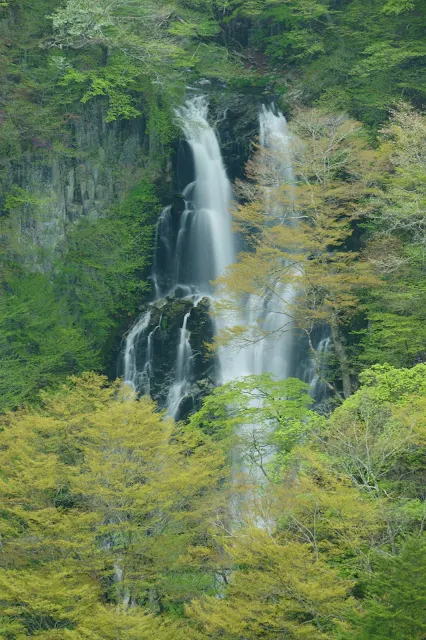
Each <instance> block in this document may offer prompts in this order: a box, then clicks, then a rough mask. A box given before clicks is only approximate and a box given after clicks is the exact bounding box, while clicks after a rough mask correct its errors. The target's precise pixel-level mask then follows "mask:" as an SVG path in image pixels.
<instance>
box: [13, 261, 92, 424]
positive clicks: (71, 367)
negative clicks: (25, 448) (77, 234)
mask: <svg viewBox="0 0 426 640" xmlns="http://www.w3.org/2000/svg"><path fill="white" fill-rule="evenodd" d="M0 286H1V289H2V295H1V296H0V356H1V366H0V395H1V403H0V406H1V411H6V410H8V409H14V408H15V407H17V406H19V405H22V404H24V403H26V402H29V401H32V402H36V401H37V398H38V392H39V390H40V389H44V388H46V387H50V386H55V385H58V383H59V384H60V383H61V382H63V381H64V380H65V378H66V377H67V376H68V375H69V374H70V373H77V372H78V371H82V370H85V369H96V368H98V367H99V365H100V358H99V353H98V352H97V351H96V349H93V348H92V345H91V343H90V341H89V340H88V338H87V337H86V336H85V335H84V332H83V331H82V329H81V328H80V327H79V326H77V325H76V323H75V320H74V319H73V317H72V315H71V313H70V309H69V307H68V305H67V304H66V302H65V301H64V300H63V299H62V300H58V298H57V296H56V294H55V291H54V288H53V286H52V284H51V283H50V282H49V281H48V279H47V277H46V276H43V275H41V274H26V273H22V272H18V273H14V275H13V276H11V277H9V278H8V279H7V281H6V282H3V283H2V284H1V285H0Z"/></svg>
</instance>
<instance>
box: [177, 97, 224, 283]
mask: <svg viewBox="0 0 426 640" xmlns="http://www.w3.org/2000/svg"><path fill="white" fill-rule="evenodd" d="M207 112H208V105H207V101H206V99H205V98H204V97H203V96H196V97H195V98H192V99H191V100H188V101H187V102H186V103H185V105H184V106H183V107H181V108H180V109H179V110H178V111H177V116H178V118H179V121H180V123H181V126H182V129H183V132H184V134H185V137H186V140H187V142H188V144H189V146H190V148H191V151H192V154H193V159H194V168H195V182H193V183H192V184H191V185H190V189H189V193H187V194H186V195H187V196H190V200H191V205H192V211H191V210H190V214H192V215H191V221H190V223H189V224H188V226H186V225H187V220H186V219H185V220H184V221H183V222H184V224H185V233H186V235H187V236H188V242H187V245H186V249H187V253H186V254H185V258H186V260H187V261H189V262H190V264H191V279H192V284H194V285H197V286H198V287H199V289H200V291H205V292H207V293H210V292H211V288H210V284H209V283H210V282H211V281H212V280H215V279H216V278H217V277H218V276H220V275H222V274H223V273H224V271H225V269H226V267H228V266H229V265H230V264H231V263H232V262H234V259H235V249H234V238H233V234H232V220H231V215H230V203H231V197H232V191H231V184H230V182H229V179H228V176H227V175H226V171H225V167H224V164H223V160H222V153H221V150H220V145H219V141H218V139H217V136H216V134H215V132H214V130H213V128H212V127H211V126H210V124H209V123H208V121H207ZM183 218H184V216H183ZM183 244H184V243H182V245H183ZM179 258H180V256H178V259H179Z"/></svg>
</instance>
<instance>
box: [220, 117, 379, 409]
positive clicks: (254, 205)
mask: <svg viewBox="0 0 426 640" xmlns="http://www.w3.org/2000/svg"><path fill="white" fill-rule="evenodd" d="M292 131H293V135H294V137H293V145H292V149H291V151H292V161H293V168H294V175H295V181H293V179H292V177H290V178H289V177H287V178H286V177H285V175H284V177H283V172H282V170H281V171H280V161H279V159H278V162H277V157H276V151H275V150H274V149H272V150H268V149H266V150H264V149H259V150H258V155H257V157H256V158H255V159H254V160H253V161H252V162H251V163H249V166H248V172H249V178H251V179H252V181H253V180H256V181H257V182H256V183H255V184H254V186H253V185H251V186H250V185H249V186H248V187H244V186H243V187H242V191H243V193H245V194H246V196H247V193H248V192H249V191H250V192H251V195H250V199H251V201H249V202H248V204H243V205H241V206H238V207H237V211H236V220H237V225H238V228H239V230H241V232H242V233H244V234H245V236H246V238H247V239H248V242H249V243H250V244H251V245H252V247H253V248H254V251H253V250H252V251H250V252H246V253H243V254H241V255H240V256H239V261H238V263H237V264H236V265H235V266H234V267H231V268H230V269H229V274H228V276H226V277H225V278H224V279H222V280H219V283H220V284H222V285H223V287H224V289H225V292H226V294H227V295H228V302H227V303H226V305H225V306H231V308H232V306H233V305H234V306H235V304H236V305H237V306H238V304H239V303H240V302H241V300H243V299H244V298H246V299H247V296H251V297H250V303H251V304H253V303H255V304H256V301H258V304H259V302H260V304H263V300H264V298H265V296H270V297H272V300H273V302H274V307H275V308H276V309H277V313H279V314H282V326H281V329H279V330H278V333H279V331H288V330H291V329H293V328H297V329H298V330H299V331H300V332H302V333H303V334H304V335H305V336H307V338H308V341H309V346H310V351H311V353H312V356H313V357H314V358H315V357H316V353H315V350H314V348H313V344H312V333H313V331H314V329H315V328H316V327H318V326H321V325H328V326H329V328H330V332H331V337H332V341H333V346H334V351H335V354H336V357H337V359H338V362H339V367H340V378H341V381H342V389H343V395H344V396H345V397H348V396H349V395H350V394H351V392H352V382H351V366H350V362H349V358H348V353H347V350H346V347H345V328H346V327H347V325H348V323H349V321H350V319H351V318H352V316H353V315H354V314H356V313H359V310H360V301H359V292H360V291H361V290H362V289H364V288H371V287H373V286H375V285H377V283H378V279H377V277H375V276H374V274H373V273H372V270H371V267H370V264H369V262H368V260H366V259H365V258H364V257H363V256H362V255H360V253H359V252H357V251H354V250H351V249H350V248H349V246H350V242H351V236H352V233H353V224H354V223H355V221H357V220H358V219H359V218H361V217H362V216H363V215H364V214H365V213H366V211H367V209H368V205H367V203H366V198H367V195H368V194H369V192H370V190H371V188H372V184H371V181H372V179H373V177H374V176H372V174H371V170H372V165H373V162H374V158H375V154H374V153H373V152H371V151H368V150H367V149H366V148H365V145H364V143H363V141H362V138H361V137H360V131H359V127H358V125H357V124H356V123H354V122H353V121H351V120H349V119H347V118H346V117H345V116H335V115H326V114H323V113H321V112H319V111H315V110H313V111H308V112H302V113H300V114H299V116H298V117H297V118H296V119H295V120H294V121H293V123H292ZM240 190H241V186H240ZM265 194H266V195H265ZM271 203H272V204H271ZM278 285H281V286H278ZM283 291H284V295H283ZM252 331H253V327H252ZM261 335H262V326H261V325H260V326H259V327H254V332H252V335H251V336H250V334H249V335H247V331H246V330H245V329H244V328H241V327H236V328H234V329H233V330H231V331H229V332H228V336H227V337H228V338H229V337H237V338H240V339H241V336H243V339H246V340H253V339H259V336H260V337H261ZM317 369H318V371H319V374H320V376H321V375H322V374H321V371H320V366H319V363H317ZM328 384H329V386H330V387H331V388H333V387H332V385H330V383H328Z"/></svg>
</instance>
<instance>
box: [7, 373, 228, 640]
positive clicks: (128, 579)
mask: <svg viewBox="0 0 426 640" xmlns="http://www.w3.org/2000/svg"><path fill="white" fill-rule="evenodd" d="M42 400H43V404H42V408H40V409H39V410H37V411H34V410H33V411H30V410H27V411H21V412H18V413H15V414H11V415H8V416H6V417H5V418H4V420H3V422H2V424H1V428H2V432H1V444H2V446H1V450H0V468H1V470H2V473H1V474H0V496H1V504H2V510H1V513H0V532H1V534H2V554H1V557H0V585H1V605H0V606H1V611H2V616H3V618H2V619H1V621H0V629H1V632H2V633H3V634H6V633H7V634H8V635H6V636H5V637H7V638H8V640H9V639H13V640H18V638H19V639H21V638H27V637H33V636H37V637H38V638H43V639H45V640H48V639H49V640H52V639H55V640H63V639H64V638H70V640H71V639H74V638H75V639H76V640H77V639H81V638H84V639H85V640H86V639H87V640H105V639H108V640H109V639H111V640H115V639H116V638H117V637H121V638H123V640H124V638H125V639H126V640H127V639H129V640H130V639H133V638H134V639H135V640H140V639H141V638H147V639H148V638H156V640H157V639H161V638H162V639H163V640H168V639H169V638H182V635H181V624H180V623H179V622H174V620H175V619H176V612H177V611H178V610H182V608H183V603H184V602H185V601H186V600H188V598H189V597H195V596H197V595H199V594H200V593H203V592H211V591H212V589H213V587H212V585H214V574H213V571H212V568H211V564H212V562H213V559H216V558H217V556H218V553H217V548H216V546H215V542H214V540H213V538H212V536H211V528H212V527H211V520H212V519H213V517H214V515H215V513H216V510H220V509H222V508H223V505H222V504H221V498H220V497H219V495H218V492H217V489H218V486H219V484H220V483H222V482H223V479H224V475H225V473H226V466H224V458H223V453H222V450H221V448H220V447H216V448H213V447H212V446H211V442H210V439H209V438H208V437H206V436H205V435H204V434H202V433H201V432H199V431H196V430H195V429H193V430H192V432H191V433H190V434H189V435H188V436H186V435H185V434H184V433H182V432H181V431H179V430H176V429H175V428H174V425H173V424H172V423H171V422H170V421H168V420H164V419H163V418H164V417H163V415H162V414H160V413H158V412H156V411H155V408H154V406H153V404H152V403H151V402H150V401H149V400H148V399H143V400H141V401H138V400H136V398H134V397H131V394H130V390H127V392H126V391H122V390H120V387H119V385H113V386H108V385H107V381H106V379H105V378H101V377H97V376H95V375H94V374H86V375H85V376H83V377H82V378H80V379H76V378H74V379H72V380H70V381H69V382H68V384H67V385H65V386H64V387H62V389H61V390H60V391H58V392H57V393H55V394H53V395H52V394H51V395H49V394H44V395H43V399H42ZM159 612H162V613H163V616H164V614H165V613H166V612H168V613H169V616H168V619H166V620H164V618H163V616H158V618H157V619H155V618H154V615H153V614H159ZM164 617H165V616H164ZM185 637H186V638H192V637H194V636H192V635H191V630H190V629H188V631H187V634H186V636H185ZM195 637H196V638H199V636H195Z"/></svg>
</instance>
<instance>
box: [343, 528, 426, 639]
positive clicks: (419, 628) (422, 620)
mask: <svg viewBox="0 0 426 640" xmlns="http://www.w3.org/2000/svg"><path fill="white" fill-rule="evenodd" d="M374 569H375V571H374V573H373V574H372V576H370V579H369V580H368V582H367V590H368V599H367V600H366V602H365V603H364V605H363V608H364V612H363V613H362V614H361V615H359V616H358V617H356V618H355V621H356V627H355V630H354V631H353V635H351V636H350V637H351V638H356V640H370V639H374V640H393V639H395V640H421V639H422V638H424V635H425V632H426V616H425V605H426V602H425V594H426V585H425V569H426V541H425V539H424V538H409V539H408V540H407V541H406V542H405V544H404V546H403V547H402V549H401V552H400V554H399V555H397V556H394V557H388V556H379V557H378V558H377V560H376V562H375V567H374ZM348 637H349V636H348Z"/></svg>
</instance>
